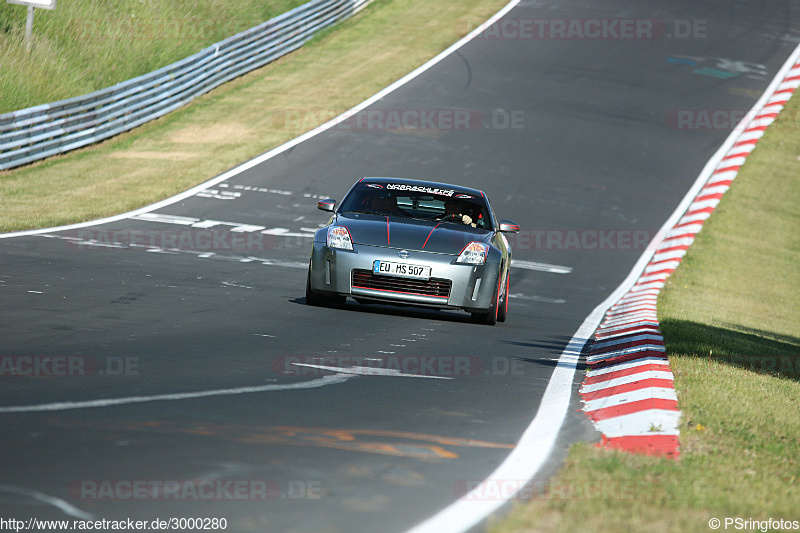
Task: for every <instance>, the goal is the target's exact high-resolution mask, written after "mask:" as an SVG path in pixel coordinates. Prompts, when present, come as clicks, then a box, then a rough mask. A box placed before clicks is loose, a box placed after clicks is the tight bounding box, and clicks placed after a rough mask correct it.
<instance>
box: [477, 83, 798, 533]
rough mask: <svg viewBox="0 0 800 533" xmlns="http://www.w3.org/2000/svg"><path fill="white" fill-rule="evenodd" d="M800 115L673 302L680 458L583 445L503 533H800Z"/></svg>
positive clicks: (784, 126)
mask: <svg viewBox="0 0 800 533" xmlns="http://www.w3.org/2000/svg"><path fill="white" fill-rule="evenodd" d="M799 109H800V99H798V98H795V99H793V100H792V101H791V102H790V104H789V106H788V109H787V110H786V111H784V114H783V115H781V119H780V120H779V121H778V122H777V123H776V124H775V125H773V127H772V128H771V129H770V130H768V132H767V134H766V136H765V137H764V138H763V139H762V140H761V142H760V143H759V145H758V147H757V148H756V150H755V151H754V152H753V154H752V155H751V157H750V158H749V159H748V160H747V163H746V164H745V166H744V168H743V169H742V171H741V172H740V174H739V176H738V177H737V178H736V180H735V181H734V184H733V186H732V187H731V189H730V190H729V192H728V193H727V194H726V195H725V196H724V198H723V200H722V202H721V203H720V205H719V207H718V209H717V211H716V212H715V213H714V215H713V216H712V217H711V219H710V220H709V221H708V222H707V224H706V226H705V227H704V228H703V230H702V232H701V233H700V235H699V236H698V238H697V240H696V242H695V243H694V245H693V246H692V248H691V249H690V251H689V253H688V254H687V256H686V258H685V259H684V261H683V262H682V264H681V265H680V267H679V268H678V270H677V271H676V272H675V273H674V274H673V276H672V277H671V278H670V279H669V280H668V284H667V286H666V287H665V289H664V290H663V292H662V293H661V295H660V297H659V303H658V314H659V318H660V321H661V324H662V332H663V334H664V337H665V339H666V343H667V352H668V354H669V356H670V364H671V365H672V369H673V372H674V373H675V388H676V389H677V392H678V398H679V402H680V407H681V410H682V411H683V420H682V424H681V445H682V448H681V457H680V459H679V460H678V461H672V460H667V459H658V458H651V457H641V456H634V455H628V454H624V453H621V452H612V451H607V450H601V449H598V448H595V447H593V446H591V445H588V444H579V445H575V446H573V448H572V449H571V450H570V454H569V458H568V460H567V462H566V465H565V466H564V467H563V469H562V470H561V472H560V473H559V475H558V476H557V477H556V478H555V480H553V482H552V488H553V490H551V491H550V492H549V493H548V494H547V495H544V496H542V497H540V498H534V500H533V501H530V502H525V503H524V504H520V505H519V506H518V507H517V508H516V509H515V510H514V511H513V512H512V513H511V514H510V516H509V517H508V518H507V519H506V520H504V521H502V522H500V523H497V524H495V525H494V526H493V527H492V528H491V531H492V532H494V533H508V532H519V531H565V532H566V531H569V532H571V531H599V532H602V531H681V532H683V531H702V532H708V531H710V530H711V529H710V528H709V520H711V519H712V518H717V519H720V520H722V521H723V527H724V519H725V518H726V517H727V518H742V519H744V520H749V519H753V520H768V519H770V518H773V519H775V520H779V519H785V520H800V417H798V412H800V335H799V334H798V332H800V328H799V327H798V325H799V324H800V267H799V265H800V237H798V228H800V210H798V208H797V206H798V205H800V132H799V131H797V128H796V124H794V123H793V121H792V120H791V117H793V116H796V114H797V112H798V110H799ZM732 529H734V525H729V527H728V530H732ZM751 529H752V528H751ZM720 530H723V529H722V528H721V529H720Z"/></svg>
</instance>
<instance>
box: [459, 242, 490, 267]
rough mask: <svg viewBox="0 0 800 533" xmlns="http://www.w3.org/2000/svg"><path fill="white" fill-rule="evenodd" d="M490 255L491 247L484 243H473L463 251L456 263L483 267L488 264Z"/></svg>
mask: <svg viewBox="0 0 800 533" xmlns="http://www.w3.org/2000/svg"><path fill="white" fill-rule="evenodd" d="M488 255H489V245H488V244H484V243H482V242H475V241H473V242H471V243H469V244H468V245H466V246H465V247H464V249H463V250H461V255H459V256H458V259H457V260H456V263H467V264H468V265H482V264H484V263H485V262H486V256H488Z"/></svg>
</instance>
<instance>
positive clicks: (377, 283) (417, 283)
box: [353, 270, 452, 298]
mask: <svg viewBox="0 0 800 533" xmlns="http://www.w3.org/2000/svg"><path fill="white" fill-rule="evenodd" d="M451 285H452V282H451V281H450V280H449V279H437V278H431V279H429V280H424V279H408V278H399V277H394V276H376V275H375V274H373V273H372V271H371V270H353V287H359V288H362V289H376V290H382V291H394V292H405V293H410V294H421V295H424V296H440V297H445V298H449V297H450V286H451Z"/></svg>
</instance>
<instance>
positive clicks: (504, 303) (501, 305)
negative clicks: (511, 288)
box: [497, 272, 511, 322]
mask: <svg viewBox="0 0 800 533" xmlns="http://www.w3.org/2000/svg"><path fill="white" fill-rule="evenodd" d="M509 276H511V272H508V273H506V282H505V288H504V289H503V292H502V293H501V294H502V296H501V298H500V300H499V301H498V302H497V321H498V322H505V321H506V317H507V316H508V284H509V282H510V280H509Z"/></svg>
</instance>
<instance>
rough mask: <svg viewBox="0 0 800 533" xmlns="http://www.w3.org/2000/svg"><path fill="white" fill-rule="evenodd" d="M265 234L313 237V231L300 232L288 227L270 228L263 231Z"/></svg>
mask: <svg viewBox="0 0 800 533" xmlns="http://www.w3.org/2000/svg"><path fill="white" fill-rule="evenodd" d="M261 233H263V234H264V235H276V236H278V237H305V238H306V239H313V238H314V234H313V233H300V232H296V231H290V230H289V229H288V228H269V229H265V230H264V231H262V232H261Z"/></svg>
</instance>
